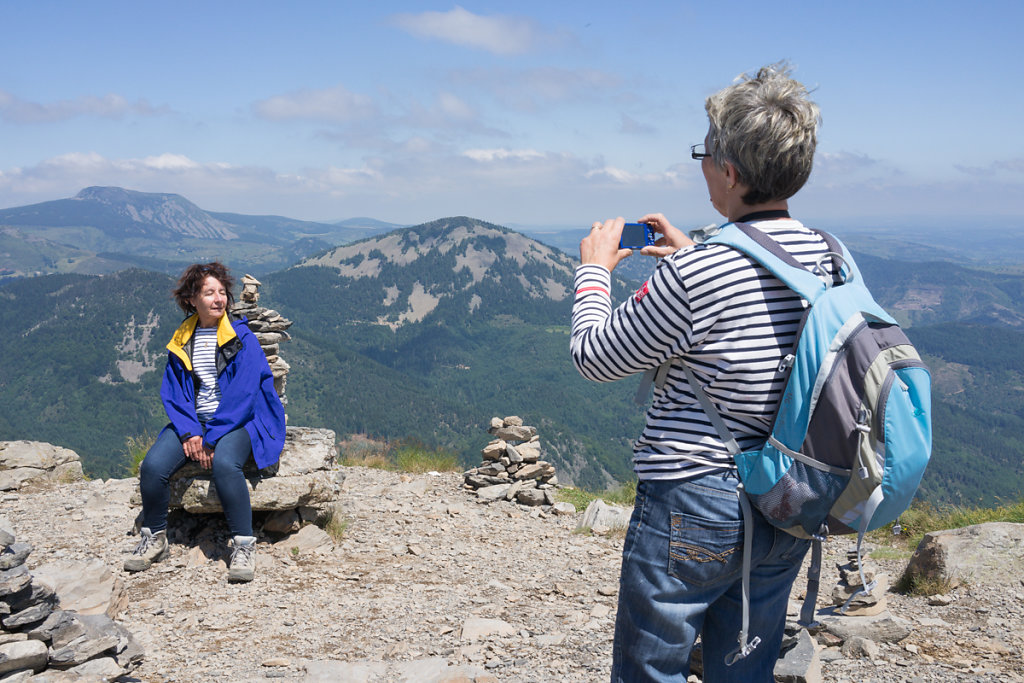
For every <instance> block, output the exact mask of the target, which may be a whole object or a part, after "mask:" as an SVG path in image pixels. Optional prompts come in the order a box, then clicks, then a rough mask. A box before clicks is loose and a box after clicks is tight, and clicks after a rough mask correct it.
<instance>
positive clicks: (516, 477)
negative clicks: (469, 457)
mask: <svg viewBox="0 0 1024 683" xmlns="http://www.w3.org/2000/svg"><path fill="white" fill-rule="evenodd" d="M487 432H488V433H489V434H491V435H492V436H493V437H494V439H493V440H492V441H491V442H490V443H488V444H487V445H486V446H485V447H484V449H483V451H482V453H483V457H484V461H483V463H481V464H480V466H479V467H474V468H473V469H471V470H468V471H466V472H465V473H464V475H463V478H464V481H465V485H466V487H467V488H469V489H473V490H475V491H476V493H477V496H478V497H479V498H481V499H482V500H485V501H487V502H491V501H495V500H510V501H511V500H514V501H515V502H517V503H520V504H521V505H526V506H530V507H534V506H539V505H554V504H555V490H556V489H557V487H558V477H557V476H555V467H554V465H552V464H550V463H548V462H546V461H544V460H541V459H540V437H538V436H537V428H536V427H530V426H527V425H524V424H523V420H522V419H521V418H519V417H516V416H511V417H506V418H504V419H502V418H500V417H495V418H491V426H490V428H489V429H488V430H487Z"/></svg>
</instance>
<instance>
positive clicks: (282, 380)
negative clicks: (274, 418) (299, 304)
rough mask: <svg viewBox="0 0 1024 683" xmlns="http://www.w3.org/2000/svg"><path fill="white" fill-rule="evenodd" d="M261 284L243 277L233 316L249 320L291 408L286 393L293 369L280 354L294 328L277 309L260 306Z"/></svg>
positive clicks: (282, 399) (232, 309)
mask: <svg viewBox="0 0 1024 683" xmlns="http://www.w3.org/2000/svg"><path fill="white" fill-rule="evenodd" d="M260 284H261V283H260V281H259V280H257V279H256V278H254V277H253V276H252V275H246V276H245V277H243V278H242V296H241V299H240V300H239V301H237V302H235V304H234V306H232V307H231V312H232V313H234V314H236V315H244V316H245V317H246V318H248V320H249V329H250V330H252V331H253V334H255V335H256V339H258V340H259V342H260V347H261V348H262V349H263V353H265V354H267V362H268V363H270V370H271V372H273V373H274V389H275V390H276V391H277V395H278V396H279V397H280V398H281V403H283V404H285V405H288V399H287V397H286V396H285V393H284V391H285V385H286V384H287V383H288V371H289V370H290V369H291V366H290V365H288V363H286V362H285V361H284V359H283V358H281V356H280V353H279V351H280V347H281V342H283V341H288V340H289V339H291V336H290V335H289V334H288V332H287V329H288V328H289V327H291V326H292V321H291V320H288V319H287V318H285V317H284V316H282V315H281V314H280V313H278V312H277V311H275V310H273V309H269V308H264V307H263V306H260V305H259V300H260Z"/></svg>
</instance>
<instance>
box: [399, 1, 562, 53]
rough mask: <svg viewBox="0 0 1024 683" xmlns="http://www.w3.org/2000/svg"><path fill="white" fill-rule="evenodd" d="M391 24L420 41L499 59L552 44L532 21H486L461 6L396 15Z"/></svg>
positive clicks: (497, 18)
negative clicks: (544, 44)
mask: <svg viewBox="0 0 1024 683" xmlns="http://www.w3.org/2000/svg"><path fill="white" fill-rule="evenodd" d="M392 21H393V22H394V24H395V25H396V26H398V27H399V28H401V29H402V30H404V31H406V32H408V33H410V34H412V35H415V36H419V37H421V38H429V39H433V40H440V41H442V42H445V43H451V44H453V45H461V46H463V47H470V48H475V49H478V50H486V51H487V52H493V53H494V54H498V55H516V54H523V53H525V52H529V51H530V50H531V49H533V48H534V47H536V46H537V45H539V44H541V43H543V42H545V41H547V40H549V38H548V36H546V35H545V34H544V33H543V31H541V29H540V28H539V27H538V26H537V24H536V23H535V22H534V21H532V20H530V19H526V18H523V17H512V16H490V17H485V16H481V15H479V14H473V13H472V12H469V11H467V10H465V9H463V8H462V7H459V6H458V5H456V6H455V8H454V9H452V10H449V11H447V12H420V13H419V14H396V15H395V16H394V17H392Z"/></svg>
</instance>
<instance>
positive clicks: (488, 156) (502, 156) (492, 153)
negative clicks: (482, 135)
mask: <svg viewBox="0 0 1024 683" xmlns="http://www.w3.org/2000/svg"><path fill="white" fill-rule="evenodd" d="M462 154H463V156H465V157H467V158H469V159H472V160H473V161H480V162H485V163H491V162H495V161H536V160H538V159H543V158H544V154H542V153H541V152H538V151H536V150H533V149H467V150H466V151H465V152H463V153H462Z"/></svg>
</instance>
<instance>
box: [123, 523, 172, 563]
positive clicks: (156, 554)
mask: <svg viewBox="0 0 1024 683" xmlns="http://www.w3.org/2000/svg"><path fill="white" fill-rule="evenodd" d="M169 552H170V548H169V547H168V545H167V530H166V529H162V530H160V531H158V532H156V533H155V534H154V533H153V532H152V531H150V530H149V527H142V539H141V540H139V544H138V545H137V546H135V550H133V551H132V556H131V557H129V558H128V559H127V560H125V561H124V570H125V571H126V572H144V571H146V570H147V569H149V568H150V567H152V566H153V563H154V562H159V561H160V560H162V559H164V558H165V557H167V554H168V553H169Z"/></svg>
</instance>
